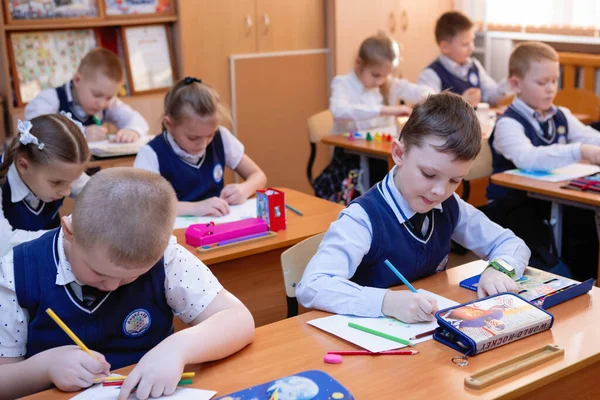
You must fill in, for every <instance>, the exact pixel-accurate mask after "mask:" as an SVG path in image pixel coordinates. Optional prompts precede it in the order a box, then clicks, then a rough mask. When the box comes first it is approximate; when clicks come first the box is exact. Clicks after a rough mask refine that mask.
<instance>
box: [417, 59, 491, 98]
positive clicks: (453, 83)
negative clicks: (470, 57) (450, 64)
mask: <svg viewBox="0 0 600 400" xmlns="http://www.w3.org/2000/svg"><path fill="white" fill-rule="evenodd" d="M427 68H431V69H432V70H434V71H435V73H436V74H437V75H438V76H439V77H440V80H441V81H442V91H444V90H450V91H451V92H452V93H456V94H459V95H461V94H463V92H464V91H465V90H467V89H470V88H478V87H481V83H480V81H479V69H478V68H477V66H476V65H475V63H473V65H471V68H469V72H468V73H467V80H464V79H461V78H459V77H457V76H455V75H453V74H451V73H450V72H449V71H448V70H447V69H446V67H444V66H443V65H442V63H441V62H440V60H439V59H437V60H435V61H434V62H432V63H431V64H429V66H428V67H427Z"/></svg>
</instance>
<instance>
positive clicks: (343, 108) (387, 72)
mask: <svg viewBox="0 0 600 400" xmlns="http://www.w3.org/2000/svg"><path fill="white" fill-rule="evenodd" d="M399 60H400V55H399V50H398V44H397V43H396V42H395V41H393V40H392V39H391V38H390V37H388V36H386V35H384V34H378V35H375V36H371V37H368V38H367V39H365V40H364V41H363V42H362V43H361V45H360V48H359V49H358V54H357V57H356V60H355V63H354V70H353V71H352V72H350V73H349V74H347V75H340V76H336V77H335V78H334V79H333V81H332V83H331V98H330V99H329V110H330V111H331V114H333V118H334V125H333V129H332V132H331V133H332V134H334V135H335V134H342V133H345V132H355V131H357V130H376V129H377V128H387V127H390V126H395V125H396V121H395V119H396V117H398V116H402V115H408V114H410V112H411V108H410V107H409V106H407V105H400V104H398V102H399V101H402V102H405V103H409V104H417V103H419V102H421V101H423V100H424V99H425V97H427V95H429V94H431V93H433V91H432V90H431V89H430V88H428V87H426V86H418V85H415V84H414V83H411V82H409V81H407V80H406V79H400V78H396V77H394V76H393V75H392V72H393V70H394V69H395V68H396V67H397V66H398V63H399ZM371 134H372V135H374V134H375V133H374V132H372V133H371ZM377 161H379V160H371V161H370V162H369V165H363V166H362V167H363V169H364V171H365V172H367V171H370V172H371V175H372V176H373V177H372V178H369V179H368V180H369V181H374V182H376V181H378V180H379V179H381V176H383V175H385V173H386V172H387V164H386V163H385V162H384V163H383V164H384V165H383V168H384V170H383V173H380V172H381V171H380V170H381V168H380V163H379V164H378V163H377ZM358 169H359V158H358V156H356V155H350V154H346V153H345V152H344V149H342V148H339V147H338V148H336V149H335V151H334V156H333V160H332V161H331V163H330V164H329V166H328V167H327V168H326V169H325V170H324V171H323V173H322V174H321V175H320V176H319V177H317V178H316V179H315V181H314V183H313V187H314V189H315V192H316V194H317V196H319V197H322V198H326V199H329V200H333V201H336V202H338V201H340V200H342V199H340V198H339V197H340V195H339V194H340V192H341V190H342V180H344V179H346V178H347V177H348V175H349V173H350V171H352V170H358ZM378 175H379V176H378ZM366 176H368V174H367V175H366ZM345 200H347V202H349V201H350V200H351V199H345Z"/></svg>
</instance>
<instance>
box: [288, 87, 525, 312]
mask: <svg viewBox="0 0 600 400" xmlns="http://www.w3.org/2000/svg"><path fill="white" fill-rule="evenodd" d="M480 148H481V128H480V126H479V122H478V120H477V117H476V116H475V112H474V110H473V108H472V107H471V106H470V105H469V104H467V103H466V102H465V101H464V100H463V99H462V98H461V97H460V96H458V95H455V94H451V93H441V94H438V95H432V96H430V97H428V98H427V100H426V101H425V102H424V103H423V104H422V105H418V106H416V107H415V109H414V110H413V112H412V114H411V116H410V118H409V120H408V122H407V123H406V125H405V126H404V128H403V129H402V134H401V137H400V140H395V141H394V142H393V143H392V157H393V159H394V162H395V164H396V166H395V167H394V168H393V169H392V170H391V171H390V172H389V174H388V175H387V176H386V177H385V178H384V179H383V180H382V181H381V182H379V183H378V184H376V185H375V186H374V187H373V188H371V189H370V190H369V191H368V192H367V193H365V194H364V195H362V196H361V197H359V198H358V199H357V200H355V201H354V202H353V203H352V204H350V206H348V207H347V208H346V209H345V210H343V211H342V213H341V214H340V216H339V219H338V220H337V221H335V222H334V223H332V224H331V226H330V228H329V230H328V231H327V234H326V235H325V237H324V239H323V242H322V243H321V245H320V246H319V250H318V251H317V253H316V254H315V256H314V257H313V258H312V260H311V261H310V262H309V264H308V266H307V268H306V271H305V272H304V276H303V277H302V281H301V282H300V284H299V285H298V287H297V289H296V295H297V296H298V300H299V302H300V303H301V304H302V305H303V306H305V307H310V308H318V309H322V310H325V311H329V312H334V313H339V314H352V315H358V316H368V317H379V316H382V315H386V316H391V317H394V318H397V319H400V320H402V321H404V322H417V321H429V320H433V318H434V316H433V314H434V312H435V311H436V310H437V305H436V302H435V300H433V299H431V298H429V297H427V296H426V295H424V294H420V293H412V292H410V291H408V290H396V291H392V290H388V288H390V287H392V286H396V285H400V284H401V281H400V280H399V279H398V278H397V277H396V276H395V275H394V274H393V273H392V272H391V271H390V270H389V269H388V267H387V266H386V265H385V264H384V261H385V260H386V259H389V260H390V261H391V262H392V264H394V265H395V266H396V267H397V268H398V270H400V272H401V273H402V274H403V275H404V276H405V277H406V278H407V279H408V280H409V281H414V280H417V279H421V278H425V277H427V276H429V275H432V274H434V273H436V272H440V271H444V270H445V268H446V264H447V263H448V255H449V252H450V242H451V240H454V241H456V242H457V243H459V244H461V245H462V246H464V247H466V248H468V249H470V250H472V251H473V252H474V253H475V254H476V255H477V256H479V257H480V258H483V259H487V260H492V259H503V260H504V261H506V262H507V263H508V264H510V265H511V266H512V267H513V268H514V269H515V270H516V276H517V277H519V276H521V274H522V273H523V270H524V269H525V266H526V265H527V261H528V260H529V255H530V252H529V249H528V248H527V246H525V243H523V241H522V240H521V239H519V238H518V237H516V236H515V235H514V234H513V233H512V232H511V231H509V230H506V229H503V228H501V227H500V226H498V225H496V224H495V223H493V222H491V221H490V220H489V219H488V218H487V217H486V216H485V215H483V213H481V212H480V211H478V210H477V209H476V208H474V207H473V206H471V205H470V204H468V203H466V202H464V201H463V200H461V199H460V197H458V196H457V195H456V194H455V193H454V191H455V190H456V188H457V187H458V185H459V184H460V182H461V180H462V179H463V177H464V176H465V175H466V174H467V173H468V172H469V168H470V167H471V164H472V163H473V160H474V159H475V157H476V156H477V154H478V153H479V150H480ZM516 289H517V286H516V284H515V283H514V281H513V280H512V279H511V278H510V277H509V276H508V275H505V274H504V273H502V272H500V271H497V270H495V269H493V268H487V269H485V271H484V272H483V273H482V275H481V280H480V282H479V290H478V294H479V296H480V297H481V296H484V295H492V294H495V293H499V292H504V291H516Z"/></svg>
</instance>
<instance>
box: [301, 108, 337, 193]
mask: <svg viewBox="0 0 600 400" xmlns="http://www.w3.org/2000/svg"><path fill="white" fill-rule="evenodd" d="M306 123H307V125H308V141H309V142H310V155H309V156H308V165H307V166H306V177H307V178H308V183H309V184H311V185H312V181H313V175H312V168H313V164H314V163H315V157H316V156H317V143H319V142H320V141H321V139H323V138H324V137H325V136H327V135H329V134H330V133H331V129H332V128H333V115H331V112H330V111H329V110H325V111H321V112H319V113H316V114H314V115H313V116H311V117H309V118H308V120H307V121H306Z"/></svg>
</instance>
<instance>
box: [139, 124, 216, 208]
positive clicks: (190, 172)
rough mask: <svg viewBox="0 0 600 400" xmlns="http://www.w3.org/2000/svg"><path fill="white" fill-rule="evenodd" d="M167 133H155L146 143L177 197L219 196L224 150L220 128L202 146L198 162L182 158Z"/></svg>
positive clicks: (200, 198)
mask: <svg viewBox="0 0 600 400" xmlns="http://www.w3.org/2000/svg"><path fill="white" fill-rule="evenodd" d="M166 135H167V134H166V133H163V134H162V135H157V136H156V137H155V138H154V139H152V140H151V141H150V143H148V144H149V145H150V147H151V148H152V150H154V152H155V153H156V156H157V158H158V166H159V171H160V174H161V175H162V176H163V177H164V178H165V179H166V180H168V181H169V182H170V183H171V185H172V186H173V189H175V193H176V194H177V200H179V201H200V200H205V199H208V198H210V197H215V196H217V197H218V196H219V195H220V194H221V190H223V186H224V185H223V168H224V166H225V150H224V148H223V139H222V138H221V132H220V131H219V130H217V132H216V134H215V137H214V139H213V140H212V142H210V144H209V145H208V146H207V147H206V150H205V152H204V158H203V159H201V160H200V162H199V164H198V165H193V164H190V163H188V162H186V161H184V160H182V159H181V158H180V157H179V156H178V155H177V154H175V151H174V150H173V148H172V147H171V145H170V144H169V142H168V140H167V136H166Z"/></svg>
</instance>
